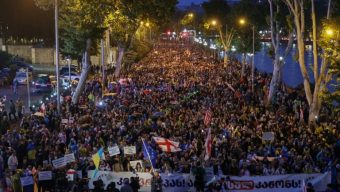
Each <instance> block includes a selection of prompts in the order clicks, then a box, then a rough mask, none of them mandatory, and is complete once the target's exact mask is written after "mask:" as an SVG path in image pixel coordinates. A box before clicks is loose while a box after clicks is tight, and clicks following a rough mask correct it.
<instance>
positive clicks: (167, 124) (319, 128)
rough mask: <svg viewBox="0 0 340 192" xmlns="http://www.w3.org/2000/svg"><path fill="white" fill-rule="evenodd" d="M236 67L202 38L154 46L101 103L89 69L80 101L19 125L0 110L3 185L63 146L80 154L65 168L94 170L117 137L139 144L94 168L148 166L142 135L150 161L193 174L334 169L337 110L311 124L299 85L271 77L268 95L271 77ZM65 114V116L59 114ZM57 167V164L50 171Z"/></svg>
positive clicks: (42, 166)
mask: <svg viewBox="0 0 340 192" xmlns="http://www.w3.org/2000/svg"><path fill="white" fill-rule="evenodd" d="M240 71H241V64H240V63H239V62H238V61H237V60H232V61H231V62H230V64H229V65H228V68H224V67H223V65H222V64H220V63H219V62H216V61H215V60H213V59H212V58H211V57H209V55H206V54H205V53H204V52H203V50H201V48H199V47H184V46H178V45H175V44H174V45H172V46H158V47H157V46H156V47H155V49H154V50H153V51H152V52H151V53H150V54H148V56H146V57H145V58H144V59H143V60H142V61H140V62H139V63H138V64H135V65H133V66H132V68H131V69H130V70H129V71H128V72H124V73H123V74H122V75H121V76H122V78H128V79H130V80H127V81H125V82H124V83H119V82H117V83H115V84H110V90H111V91H113V92H115V93H117V95H116V96H114V98H113V99H111V100H109V101H108V103H107V105H104V107H98V102H99V101H100V98H101V96H102V94H103V92H104V91H103V87H102V83H101V82H100V79H101V77H97V78H96V77H94V78H92V79H91V80H90V81H88V83H87V84H86V85H85V89H84V92H83V94H82V97H81V98H80V100H79V103H78V104H77V105H74V104H72V103H71V102H70V101H68V100H64V103H63V105H62V113H61V114H60V115H59V114H57V112H56V105H55V103H53V102H52V103H51V102H50V103H46V104H45V107H44V110H43V111H42V112H43V113H44V116H36V115H29V116H24V117H23V118H22V119H21V122H20V125H19V123H13V122H10V121H9V118H8V117H7V115H8V114H7V113H6V112H4V111H2V114H5V115H2V116H1V119H0V120H1V122H0V130H1V133H2V138H1V143H0V149H1V157H0V164H1V165H2V166H1V167H0V169H1V171H0V173H2V174H3V175H1V177H0V178H2V179H3V180H4V182H3V185H6V186H10V187H14V188H15V186H16V185H17V183H15V182H18V178H19V176H20V175H22V174H26V172H28V173H27V174H32V168H33V167H34V171H33V174H34V173H35V172H36V171H41V170H52V169H53V167H52V160H54V159H56V158H60V157H62V156H64V155H65V154H68V153H74V154H75V156H76V159H77V161H76V162H75V163H70V164H68V165H67V166H66V167H65V168H64V169H65V170H68V169H71V168H72V169H74V170H81V171H82V175H83V176H86V175H87V171H89V170H94V169H95V166H94V163H93V161H92V160H91V156H92V155H93V154H94V153H96V152H97V150H98V149H100V148H101V147H104V148H105V149H106V148H107V147H109V146H114V145H116V144H117V145H118V146H119V147H120V149H121V151H123V147H124V146H136V149H137V153H136V154H135V155H123V154H124V153H123V152H122V153H121V155H115V156H112V157H110V156H109V155H108V153H107V151H105V154H106V158H105V160H102V161H101V163H100V168H99V169H100V170H105V171H114V172H121V171H137V172H150V171H151V168H152V166H151V164H150V161H148V158H145V157H144V156H143V152H142V146H143V143H142V138H143V139H144V140H145V141H146V142H147V143H149V144H150V145H151V146H152V148H153V149H155V150H156V151H157V153H158V156H157V160H156V163H155V166H154V169H157V170H159V171H160V172H162V173H190V172H192V170H194V169H195V168H197V167H212V168H213V173H214V174H215V175H218V174H223V175H237V176H250V175H280V174H287V173H319V172H325V171H328V170H331V169H332V168H334V167H336V168H338V169H339V162H338V159H339V155H340V140H339V114H336V113H335V111H334V110H333V108H332V106H329V105H325V106H324V107H323V108H322V110H321V113H320V116H319V117H317V121H316V124H313V125H308V124H307V120H308V106H307V102H306V100H305V97H304V95H303V93H301V92H300V91H298V90H287V89H286V88H285V87H284V86H278V92H277V94H276V95H275V96H274V98H273V102H272V104H268V103H267V102H266V101H267V95H268V89H269V83H270V76H269V75H267V74H263V73H256V76H255V89H254V90H255V92H252V91H251V81H250V75H247V74H249V73H250V71H249V67H248V68H247V70H246V75H245V77H241V74H240ZM106 89H107V88H106ZM207 110H209V111H211V114H212V120H211V122H210V123H209V125H208V126H206V125H205V124H204V117H205V113H206V111H207ZM155 114H157V115H155ZM18 115H19V114H18ZM70 117H71V119H72V120H73V122H72V123H66V124H65V123H62V119H69V118H70ZM10 125H11V126H10ZM208 128H211V134H212V138H213V139H212V140H213V142H212V153H211V158H210V159H209V160H207V161H205V160H204V155H205V149H204V143H205V139H206V136H207V131H208ZM264 132H273V133H274V139H273V140H268V141H267V140H263V138H262V135H263V133H264ZM153 136H159V137H164V138H168V139H170V140H172V141H177V142H179V143H180V146H181V149H182V150H181V151H180V152H176V153H165V152H162V151H161V150H160V149H159V148H158V147H157V145H156V143H155V142H154V141H153V139H152V137H153ZM132 160H144V161H143V165H142V166H141V165H140V164H139V165H138V167H131V166H130V163H129V162H130V161H132ZM18 169H20V170H21V171H20V172H19V171H17V170H18ZM61 170H62V169H58V171H57V170H54V171H55V174H56V175H58V172H60V171H61ZM196 170H197V169H196ZM202 174H204V172H203V173H202ZM18 175H19V176H18ZM200 178H201V177H199V176H198V177H197V179H200ZM55 182H63V181H61V180H60V181H59V180H57V179H56V180H55ZM128 182H129V181H127V183H128ZM196 183H197V182H196ZM59 184H60V183H59ZM45 185H46V184H45ZM45 185H44V186H45ZM51 186H52V185H46V186H45V187H47V188H48V187H51ZM64 186H67V185H64ZM136 188H138V187H135V188H134V190H136ZM137 190H138V189H137Z"/></svg>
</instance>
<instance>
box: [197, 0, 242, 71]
mask: <svg viewBox="0 0 340 192" xmlns="http://www.w3.org/2000/svg"><path fill="white" fill-rule="evenodd" d="M202 6H203V9H204V11H205V20H206V25H205V26H206V28H208V29H209V28H216V29H217V31H218V33H219V37H220V38H219V40H220V44H221V45H222V46H223V49H224V58H223V63H224V66H225V67H227V65H228V52H229V50H230V47H231V41H232V39H233V37H234V34H235V31H234V29H233V27H232V26H231V25H230V24H231V23H232V22H231V21H232V20H231V19H230V18H228V16H229V14H230V12H229V5H228V3H227V1H225V0H210V1H208V2H204V3H203V4H202ZM228 24H229V29H228ZM224 29H225V30H224Z"/></svg>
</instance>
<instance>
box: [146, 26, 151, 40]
mask: <svg viewBox="0 0 340 192" xmlns="http://www.w3.org/2000/svg"><path fill="white" fill-rule="evenodd" d="M145 26H146V27H147V28H148V29H149V40H150V41H151V26H150V23H149V22H147V23H145Z"/></svg>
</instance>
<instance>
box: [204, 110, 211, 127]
mask: <svg viewBox="0 0 340 192" xmlns="http://www.w3.org/2000/svg"><path fill="white" fill-rule="evenodd" d="M211 116H212V113H211V110H210V109H208V110H207V111H206V112H205V115H204V125H205V126H209V124H210V122H211Z"/></svg>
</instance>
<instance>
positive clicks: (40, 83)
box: [32, 74, 53, 93]
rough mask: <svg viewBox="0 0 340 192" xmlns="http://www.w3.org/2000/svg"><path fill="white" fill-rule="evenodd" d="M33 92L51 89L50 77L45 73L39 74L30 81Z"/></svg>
mask: <svg viewBox="0 0 340 192" xmlns="http://www.w3.org/2000/svg"><path fill="white" fill-rule="evenodd" d="M32 84H33V92H35V93H37V92H50V91H52V88H53V86H52V83H51V79H50V77H49V76H48V75H47V74H39V75H38V78H37V79H36V80H35V81H33V82H32Z"/></svg>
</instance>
